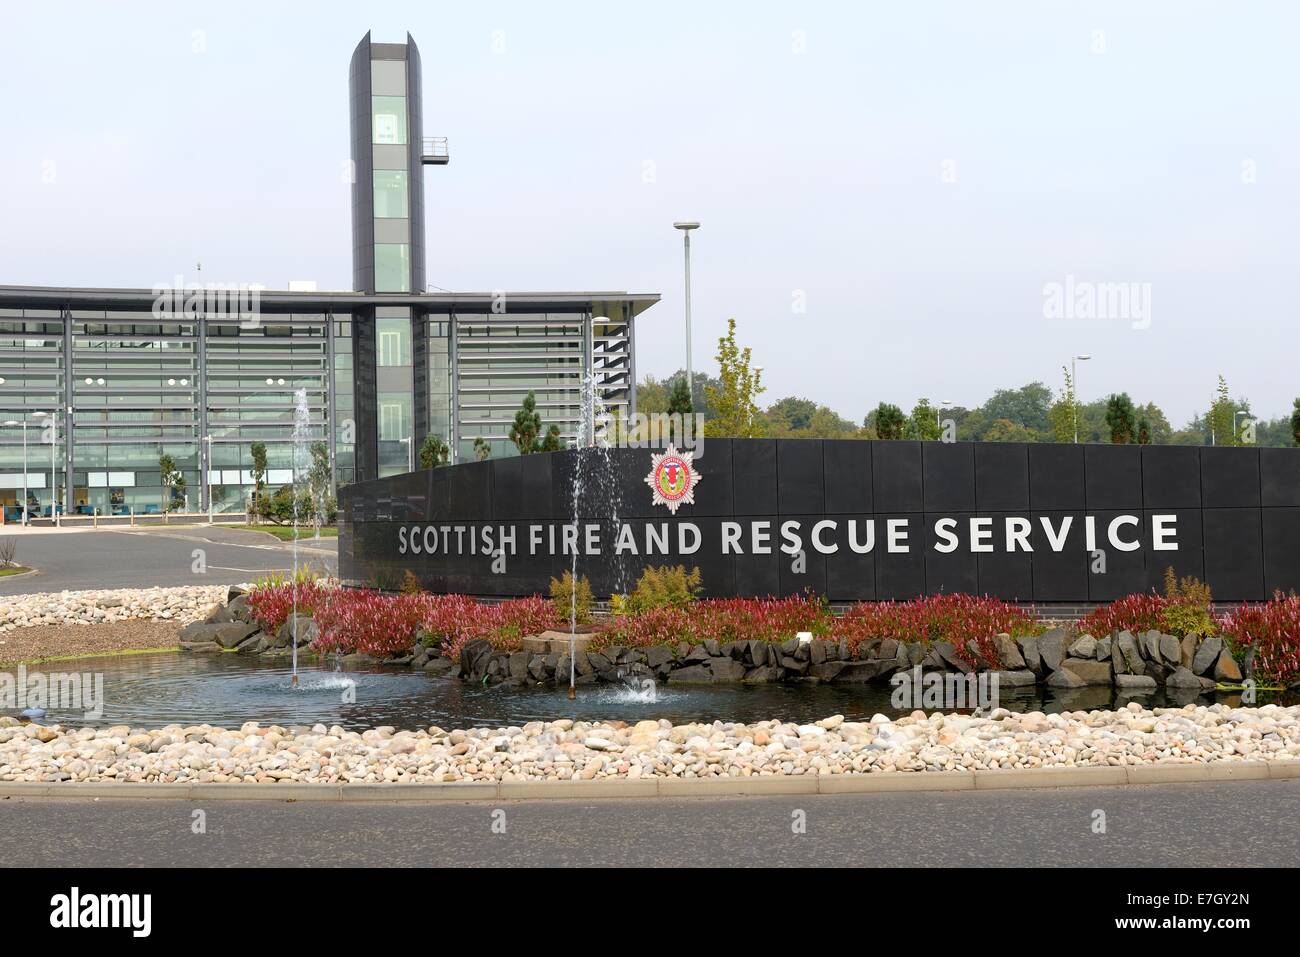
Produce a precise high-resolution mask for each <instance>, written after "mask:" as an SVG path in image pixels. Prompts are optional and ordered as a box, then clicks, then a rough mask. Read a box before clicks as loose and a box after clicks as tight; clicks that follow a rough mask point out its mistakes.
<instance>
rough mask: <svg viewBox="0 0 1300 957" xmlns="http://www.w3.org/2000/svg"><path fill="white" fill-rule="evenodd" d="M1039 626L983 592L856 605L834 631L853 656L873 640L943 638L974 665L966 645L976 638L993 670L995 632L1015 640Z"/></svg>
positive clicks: (1027, 614) (996, 662)
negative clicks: (845, 643) (844, 642)
mask: <svg viewBox="0 0 1300 957" xmlns="http://www.w3.org/2000/svg"><path fill="white" fill-rule="evenodd" d="M1040 630H1041V626H1039V624H1038V623H1037V622H1036V621H1035V620H1034V614H1033V611H1032V609H1027V608H1022V607H1020V606H1018V605H1013V604H1011V603H1009V602H1005V601H1001V600H1000V599H997V598H990V597H988V596H987V595H985V596H976V595H962V594H945V595H930V596H927V597H922V598H914V599H912V600H911V601H904V602H894V601H881V602H863V603H862V604H858V605H854V606H853V607H852V608H850V609H849V611H848V612H846V613H845V614H844V615H843V616H841V617H840V619H839V620H838V621H836V623H835V632H834V633H835V636H836V637H839V638H843V639H845V641H846V642H847V644H848V647H849V652H850V654H851V655H853V656H854V657H857V655H858V651H859V649H860V648H861V647H862V644H863V643H864V642H865V641H867V640H869V639H872V638H893V639H894V640H895V641H900V642H907V641H919V642H922V643H923V644H926V645H929V644H931V643H932V642H935V641H947V642H950V643H951V644H952V646H953V649H954V651H955V652H956V654H957V656H958V657H960V658H961V659H962V660H963V661H965V662H966V663H967V664H970V665H972V666H974V665H976V664H977V662H976V658H975V656H974V655H973V654H971V652H970V650H969V649H968V648H967V647H966V643H967V642H968V641H970V640H971V639H974V641H975V644H976V647H978V649H979V655H980V657H982V658H983V659H984V660H985V661H987V662H988V663H989V664H991V665H992V666H993V667H995V668H996V667H1000V666H1001V664H1002V662H1001V659H1000V657H999V656H998V652H997V648H996V646H995V645H994V644H993V639H994V637H995V636H996V635H998V634H1000V633H1004V632H1005V633H1006V634H1009V635H1011V636H1012V637H1013V638H1014V637H1018V636H1021V635H1033V634H1037V633H1038V632H1039V631H1040Z"/></svg>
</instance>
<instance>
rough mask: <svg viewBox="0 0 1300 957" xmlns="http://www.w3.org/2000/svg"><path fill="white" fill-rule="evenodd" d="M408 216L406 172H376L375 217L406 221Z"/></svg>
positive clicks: (385, 170)
mask: <svg viewBox="0 0 1300 957" xmlns="http://www.w3.org/2000/svg"><path fill="white" fill-rule="evenodd" d="M406 216H407V212H406V171H405V170H393V169H377V170H375V217H376V218H377V219H405V218H406Z"/></svg>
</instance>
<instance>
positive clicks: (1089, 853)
mask: <svg viewBox="0 0 1300 957" xmlns="http://www.w3.org/2000/svg"><path fill="white" fill-rule="evenodd" d="M195 810H202V811H203V812H204V814H205V824H206V833H202V834H195V833H194V832H193V830H192V826H193V823H194V821H195V817H194V812H195ZM799 811H802V812H804V814H805V815H806V821H807V828H806V833H803V834H796V833H794V831H793V828H792V824H793V822H794V820H795V816H796V812H799ZM1098 811H1102V812H1104V813H1105V825H1106V832H1105V833H1104V834H1098V833H1094V832H1093V826H1094V821H1096V820H1097V817H1096V812H1098ZM494 812H503V815H504V816H502V814H501V813H494ZM494 820H495V821H497V822H498V829H499V827H500V824H499V822H501V821H504V824H505V832H504V833H496V832H494V830H493V823H494ZM0 860H3V861H4V862H5V864H6V866H9V867H25V866H26V867H29V866H41V867H124V866H140V865H143V866H167V865H172V866H176V865H199V866H231V865H235V866H251V867H258V866H271V865H281V866H284V865H288V866H300V865H310V866H315V867H338V866H349V867H350V866H396V867H400V866H420V865H437V866H493V867H529V866H552V867H565V866H577V865H612V866H647V867H695V866H702V865H709V866H712V865H717V866H751V865H764V866H819V867H834V866H855V865H868V866H883V867H888V866H907V867H934V866H945V867H1000V866H1046V867H1054V866H1072V867H1073V866H1102V867H1105V866H1122V867H1169V866H1178V865H1182V866H1191V867H1211V866H1213V867H1222V866H1225V865H1230V866H1233V867H1239V866H1250V865H1274V866H1279V865H1284V866H1294V865H1295V864H1296V862H1297V861H1300V782H1297V781H1289V780H1288V781H1243V782H1216V783H1205V784H1162V785H1152V786H1145V787H1141V786H1127V787H1109V788H1059V789H1042V790H1023V791H1020V790H1005V791H963V792H954V793H951V794H949V793H943V792H927V793H911V794H907V793H897V794H892V793H885V794H859V795H842V796H840V795H834V796H833V795H807V796H801V797H762V798H756V797H751V798H731V799H715V798H695V799H664V798H660V799H646V800H629V801H617V800H608V799H606V800H600V801H560V800H552V801H532V802H510V801H506V802H496V803H482V802H479V803H464V804H460V803H455V804H451V803H431V804H417V803H399V804H392V803H372V804H362V803H337V804H335V803H321V802H308V803H291V802H269V801H223V800H214V801H207V802H205V803H204V804H203V805H200V806H195V805H192V804H191V803H189V802H187V801H180V800H166V799H163V800H134V801H132V800H115V799H113V800H110V799H104V800H100V801H91V800H86V799H74V798H51V799H45V800H39V799H21V798H11V799H9V800H4V801H0Z"/></svg>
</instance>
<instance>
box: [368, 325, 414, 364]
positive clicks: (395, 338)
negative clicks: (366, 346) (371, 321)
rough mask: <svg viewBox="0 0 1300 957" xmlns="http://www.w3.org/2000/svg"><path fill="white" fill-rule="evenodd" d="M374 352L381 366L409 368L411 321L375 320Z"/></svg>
mask: <svg viewBox="0 0 1300 957" xmlns="http://www.w3.org/2000/svg"><path fill="white" fill-rule="evenodd" d="M375 350H376V352H377V353H378V356H379V365H381V366H409V365H410V364H411V321H410V320H409V319H376V320H375Z"/></svg>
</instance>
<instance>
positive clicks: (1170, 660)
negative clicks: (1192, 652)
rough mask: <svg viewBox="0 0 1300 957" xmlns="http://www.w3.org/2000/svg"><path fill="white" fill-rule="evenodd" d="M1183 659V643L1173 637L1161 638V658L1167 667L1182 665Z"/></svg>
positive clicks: (1162, 636)
mask: <svg viewBox="0 0 1300 957" xmlns="http://www.w3.org/2000/svg"><path fill="white" fill-rule="evenodd" d="M1182 657H1183V647H1182V643H1181V642H1180V641H1179V640H1178V639H1177V638H1175V637H1174V636H1173V635H1161V636H1160V658H1161V660H1163V661H1164V663H1165V664H1167V665H1172V666H1174V667H1177V666H1178V665H1181V664H1182V663H1183V662H1182Z"/></svg>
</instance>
